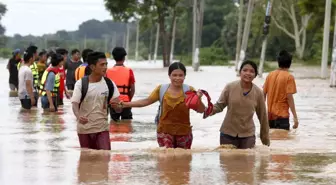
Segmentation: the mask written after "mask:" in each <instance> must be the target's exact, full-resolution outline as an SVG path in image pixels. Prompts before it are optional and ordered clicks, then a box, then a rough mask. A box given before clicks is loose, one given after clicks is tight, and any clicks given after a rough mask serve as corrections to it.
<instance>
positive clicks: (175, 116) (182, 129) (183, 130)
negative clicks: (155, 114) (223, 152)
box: [149, 85, 194, 149]
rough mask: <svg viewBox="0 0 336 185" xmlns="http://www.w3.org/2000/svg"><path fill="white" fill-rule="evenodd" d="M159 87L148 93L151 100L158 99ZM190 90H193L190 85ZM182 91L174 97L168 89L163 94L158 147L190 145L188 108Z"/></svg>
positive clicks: (190, 131)
mask: <svg viewBox="0 0 336 185" xmlns="http://www.w3.org/2000/svg"><path fill="white" fill-rule="evenodd" d="M160 88H161V85H159V86H157V87H156V88H155V89H154V91H153V92H152V93H151V94H150V96H149V99H151V100H152V101H159V100H160ZM190 90H194V88H193V87H191V86H190ZM184 99H185V96H184V92H183V90H182V89H181V93H180V94H179V95H178V96H177V97H175V96H172V95H171V94H170V93H169V92H168V91H166V93H165V94H164V96H163V101H162V107H161V108H162V113H161V116H160V117H159V121H158V127H157V136H158V137H157V140H158V143H159V146H160V147H167V148H186V149H188V148H190V147H191V145H192V130H191V128H192V127H191V123H190V114H189V109H188V107H187V106H186V105H185V103H184Z"/></svg>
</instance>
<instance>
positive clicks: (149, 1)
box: [104, 0, 189, 67]
mask: <svg viewBox="0 0 336 185" xmlns="http://www.w3.org/2000/svg"><path fill="white" fill-rule="evenodd" d="M104 1H105V7H106V9H107V10H108V11H110V13H111V15H112V17H113V19H114V20H116V21H123V22H128V21H129V20H130V19H131V18H136V19H137V18H138V15H139V16H144V17H147V18H148V17H149V18H151V19H152V20H153V21H154V22H155V23H157V24H159V27H160V38H161V41H162V55H163V65H164V66H165V67H167V66H169V64H170V61H169V53H170V42H171V36H172V34H171V31H172V25H173V20H174V19H175V17H176V13H177V8H178V5H181V4H180V3H186V4H188V3H189V1H188V0H143V1H137V0H104ZM182 5H184V4H182ZM170 15H171V17H170V18H171V22H168V21H167V18H168V17H169V16H170ZM168 29H169V30H170V31H167V30H168Z"/></svg>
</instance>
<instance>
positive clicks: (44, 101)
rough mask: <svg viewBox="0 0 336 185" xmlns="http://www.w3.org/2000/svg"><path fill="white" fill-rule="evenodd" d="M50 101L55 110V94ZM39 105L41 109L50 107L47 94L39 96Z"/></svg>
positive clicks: (56, 105) (56, 104)
mask: <svg viewBox="0 0 336 185" xmlns="http://www.w3.org/2000/svg"><path fill="white" fill-rule="evenodd" d="M52 101H53V104H54V108H55V112H57V110H58V108H57V107H58V99H57V96H56V97H52ZM41 105H42V108H43V109H49V108H50V104H49V100H48V97H47V96H42V97H41Z"/></svg>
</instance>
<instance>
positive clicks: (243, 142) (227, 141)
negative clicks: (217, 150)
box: [219, 133, 256, 149]
mask: <svg viewBox="0 0 336 185" xmlns="http://www.w3.org/2000/svg"><path fill="white" fill-rule="evenodd" d="M219 142H220V144H221V145H233V146H235V147H236V148H237V149H249V148H253V147H254V146H255V142H256V137H255V136H249V137H238V136H236V137H232V136H230V135H227V134H224V133H220V141H219Z"/></svg>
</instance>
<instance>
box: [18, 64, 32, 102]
mask: <svg viewBox="0 0 336 185" xmlns="http://www.w3.org/2000/svg"><path fill="white" fill-rule="evenodd" d="M18 76H19V90H18V96H19V98H20V99H25V98H26V97H27V96H28V98H30V97H29V94H28V91H27V88H26V84H27V81H30V82H31V88H32V90H33V92H34V86H33V80H34V79H33V74H32V71H31V69H30V68H29V67H28V66H26V65H23V66H22V67H21V68H20V70H19V75H18Z"/></svg>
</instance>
